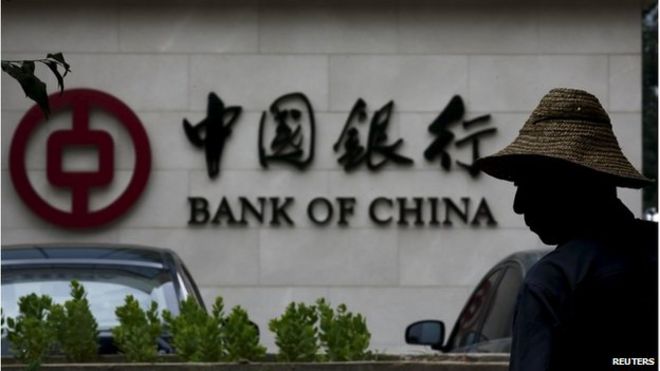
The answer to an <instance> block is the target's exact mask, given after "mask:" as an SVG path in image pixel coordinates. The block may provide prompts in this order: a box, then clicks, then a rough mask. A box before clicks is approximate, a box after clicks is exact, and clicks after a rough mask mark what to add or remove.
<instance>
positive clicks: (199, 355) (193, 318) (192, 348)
mask: <svg viewBox="0 0 660 371" xmlns="http://www.w3.org/2000/svg"><path fill="white" fill-rule="evenodd" d="M223 307H224V305H223V302H222V298H220V297H218V298H217V299H216V301H215V304H214V305H213V311H212V314H211V315H210V316H209V315H208V314H207V313H206V311H205V310H204V308H202V307H200V306H199V304H198V303H197V301H196V300H195V298H193V297H189V298H187V299H186V300H184V301H183V302H181V310H180V312H179V315H178V316H177V317H173V316H172V313H171V312H170V311H168V310H164V311H163V319H164V320H165V324H166V326H167V328H168V329H169V331H170V334H171V336H172V345H173V346H174V349H175V351H176V354H177V356H179V357H180V358H181V359H183V360H185V361H188V362H217V361H219V360H221V359H222V358H223V357H224V355H225V351H224V350H223V348H224V346H223V336H222V329H221V324H222V316H223V313H222V311H223Z"/></svg>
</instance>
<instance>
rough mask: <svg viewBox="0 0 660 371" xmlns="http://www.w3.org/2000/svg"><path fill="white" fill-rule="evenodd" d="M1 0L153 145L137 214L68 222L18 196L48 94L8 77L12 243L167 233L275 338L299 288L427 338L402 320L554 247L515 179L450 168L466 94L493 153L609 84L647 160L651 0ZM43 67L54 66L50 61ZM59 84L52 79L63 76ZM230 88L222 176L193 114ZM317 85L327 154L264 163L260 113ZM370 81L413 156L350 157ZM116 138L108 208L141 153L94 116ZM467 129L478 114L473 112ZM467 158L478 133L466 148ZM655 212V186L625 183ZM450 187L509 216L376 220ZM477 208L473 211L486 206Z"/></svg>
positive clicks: (8, 55) (38, 44)
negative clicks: (373, 207)
mask: <svg viewBox="0 0 660 371" xmlns="http://www.w3.org/2000/svg"><path fill="white" fill-rule="evenodd" d="M2 5H3V7H2V52H3V55H2V58H3V59H18V58H38V57H43V56H45V54H46V53H48V52H55V51H62V52H63V53H64V55H65V57H66V58H67V60H68V61H69V62H70V64H71V66H72V67H71V69H72V71H73V72H72V73H71V75H69V76H67V77H66V80H65V85H66V87H67V88H74V87H85V88H93V89H98V90H102V91H105V92H108V93H110V94H112V95H114V96H116V97H118V98H120V99H121V100H123V101H124V102H125V103H126V104H127V105H128V106H130V107H131V108H132V109H133V110H134V111H135V112H136V114H137V115H138V117H139V118H140V119H141V121H142V123H143V125H144V126H145V128H146V130H147V132H148V135H149V138H150V141H151V150H152V154H153V164H152V174H151V178H150V180H149V184H148V187H147V189H146V191H145V193H144V194H143V195H142V197H141V198H140V200H139V201H138V203H137V204H136V205H134V207H133V208H132V209H131V210H130V211H129V212H128V213H127V214H126V215H125V216H124V217H122V218H121V219H120V220H118V221H117V222H115V223H112V224H111V225H109V226H106V227H103V228H100V229H94V230H93V231H73V232H72V231H66V230H63V229H60V228H58V227H55V226H53V225H51V224H49V223H47V222H44V221H42V220H41V219H39V218H38V217H36V216H35V215H34V214H33V213H32V212H31V211H30V210H29V209H28V208H27V207H26V206H24V204H23V203H22V201H21V200H20V198H19V197H18V196H17V194H16V192H15V190H14V188H13V185H12V184H11V181H10V175H9V171H8V153H9V146H10V142H11V139H12V135H13V133H14V130H15V128H16V127H17V125H18V122H19V121H20V119H21V117H22V116H23V114H24V113H25V111H26V110H27V109H28V108H29V107H30V106H31V105H32V102H30V101H29V100H27V99H26V98H25V97H24V94H23V93H22V92H21V90H20V87H19V86H18V84H17V83H15V82H14V81H13V80H11V79H9V78H8V77H7V76H5V75H4V74H3V77H2V243H3V244H12V243H25V242H69V241H70V242H89V241H92V242H120V243H137V244H145V245H153V246H162V247H169V248H172V249H173V250H175V251H176V252H177V253H179V254H180V255H181V256H182V258H183V259H184V261H185V262H186V263H187V265H188V267H189V268H190V270H191V271H192V272H193V275H194V276H195V278H196V280H197V282H198V284H199V285H200V287H201V290H202V292H203V294H204V296H205V299H206V301H207V303H208V302H211V301H212V299H213V298H214V297H215V296H216V295H222V296H223V297H224V298H225V303H226V305H228V306H233V305H237V304H240V305H242V306H244V307H246V308H247V309H248V311H249V313H250V314H251V316H252V317H254V319H255V321H256V322H257V323H258V324H259V326H260V327H261V329H262V330H263V331H262V333H263V334H264V339H265V343H266V344H267V345H268V346H269V348H270V349H271V350H274V343H273V338H272V336H271V335H270V333H269V332H268V331H265V329H266V328H267V322H268V320H269V319H270V318H272V317H274V316H275V315H277V314H279V313H281V312H282V311H283V310H284V307H285V306H286V304H288V303H289V302H290V301H293V300H295V301H307V302H310V301H313V300H315V299H316V298H318V297H327V298H328V299H329V300H330V302H331V303H333V304H338V303H340V302H345V303H346V304H347V305H348V306H349V309H351V310H354V311H359V312H362V313H364V314H365V315H366V317H367V319H368V324H369V327H370V328H371V330H372V333H373V337H372V349H374V350H376V351H385V352H410V351H412V352H417V351H421V349H420V348H411V347H407V346H406V345H405V344H404V341H403V331H404V329H405V326H406V325H407V324H409V323H410V322H412V321H414V320H418V319H429V318H437V319H441V320H444V321H445V322H446V323H447V324H448V325H450V326H451V324H453V322H454V321H455V319H456V316H457V315H458V312H459V311H460V309H461V307H462V305H463V303H464V302H465V300H466V299H467V296H468V295H469V293H470V291H471V290H472V288H473V287H474V286H475V285H476V283H477V282H478V280H479V279H480V277H481V276H482V275H483V274H484V273H485V271H486V270H487V269H488V268H489V267H490V266H492V265H493V264H494V263H496V262H497V261H498V260H500V259H501V258H503V257H505V256H506V255H508V254H509V253H511V252H514V251H517V250H523V249H533V248H540V247H542V244H541V243H540V242H539V241H538V240H537V238H536V237H535V236H534V235H532V234H531V233H530V232H528V231H527V229H526V228H525V226H524V223H523V222H522V220H521V219H520V217H519V216H517V215H515V214H514V213H513V212H512V210H511V204H512V200H513V194H514V189H513V187H512V186H511V185H510V184H507V183H504V182H499V181H496V180H494V179H489V178H488V177H486V176H483V175H482V176H480V177H478V178H476V179H473V178H472V177H470V176H469V175H468V174H467V172H465V171H462V170H460V169H458V168H457V167H456V165H454V168H453V170H451V171H449V172H448V171H445V170H443V169H442V168H441V167H440V166H439V164H438V162H437V161H436V162H433V163H429V162H427V161H426V160H425V159H424V158H423V150H424V149H425V148H426V147H427V146H428V145H429V144H430V143H431V142H432V140H433V139H434V137H433V136H432V135H431V134H430V133H428V132H427V128H428V126H429V124H430V123H431V122H432V121H433V119H434V118H435V117H436V116H437V115H438V113H439V112H440V111H441V110H442V109H443V108H444V107H445V105H446V104H447V103H448V102H449V100H450V98H451V97H452V96H453V95H455V94H458V95H461V96H462V97H463V99H464V101H465V104H466V109H467V113H466V115H465V116H466V118H474V117H477V116H480V115H483V114H491V115H492V118H491V120H490V122H489V124H488V125H489V127H496V128H497V130H498V131H497V133H496V135H494V136H493V137H492V138H490V139H488V140H486V139H484V140H483V141H482V144H481V148H480V150H481V152H482V154H487V153H491V152H493V151H495V150H497V149H499V148H501V147H502V146H504V145H506V144H507V143H509V142H510V141H511V140H512V139H513V137H514V136H515V135H516V133H517V131H518V130H519V128H520V126H521V125H522V123H523V122H524V120H525V119H526V117H527V116H528V114H529V112H530V111H531V110H532V109H533V108H534V107H535V105H536V104H537V102H538V100H539V99H540V98H541V96H543V94H545V93H546V92H547V91H548V90H549V89H551V88H553V87H575V88H583V89H586V90H588V91H590V92H592V93H593V94H595V95H596V96H597V97H598V98H599V99H600V100H601V102H602V104H603V105H604V107H605V108H606V109H607V110H608V112H609V113H610V114H611V117H612V120H613V123H614V131H615V133H616V135H617V136H618V138H619V141H620V143H621V146H622V148H623V150H624V152H625V153H626V154H627V156H628V157H629V159H630V160H631V162H632V163H633V164H634V165H635V166H636V167H637V168H641V113H640V111H641V56H640V53H641V4H640V3H639V2H636V1H625V2H624V1H605V2H604V1H579V2H575V1H549V0H548V1H545V0H539V1H505V0H502V1H496V2H492V1H477V0H470V1H449V0H447V1H404V0H400V1H389V0H382V1H359V2H351V1H339V0H337V1H311V2H310V1H268V0H261V1H258V2H257V1H165V2H163V1H160V2H149V1H78V2H71V1H58V2H38V1H12V2H4V3H3V4H2ZM38 72H39V73H40V75H43V76H47V75H48V74H49V71H48V70H47V69H45V68H44V69H42V70H40V71H38ZM46 80H47V83H48V85H49V88H50V90H53V91H54V90H55V86H56V82H55V81H54V79H50V78H49V79H46ZM211 91H212V92H215V93H216V94H217V95H218V96H219V97H220V98H221V99H222V100H223V101H224V102H225V104H227V105H240V106H242V107H243V109H244V112H243V114H242V116H241V118H240V122H238V123H237V124H236V126H235V130H234V133H233V134H232V138H231V139H230V140H229V141H228V142H227V145H226V147H225V150H224V157H223V162H222V170H221V175H220V177H219V178H218V179H216V180H211V179H209V177H208V176H207V173H206V167H205V162H204V157H203V156H204V155H203V152H202V151H200V150H198V149H196V148H194V147H193V146H192V145H191V144H190V143H189V142H188V140H187V139H186V137H185V135H184V133H183V129H182V120H183V119H184V118H187V119H188V120H189V121H190V122H192V123H196V122H198V121H200V120H202V119H203V118H204V117H205V115H206V108H207V107H206V106H207V95H208V94H209V92H211ZM295 91H300V92H303V93H304V94H305V95H306V96H307V97H309V99H310V101H311V103H312V105H313V108H314V112H315V115H316V120H317V125H316V126H317V130H318V140H317V144H316V158H315V160H314V162H313V163H312V164H311V166H310V167H309V169H307V170H306V171H304V172H299V171H296V170H295V169H292V168H289V167H285V166H281V167H278V166H274V167H272V168H269V169H268V170H264V169H262V168H261V166H260V165H259V161H258V156H257V150H256V148H257V145H256V140H257V136H258V134H257V132H258V124H259V119H260V116H261V113H262V111H264V110H266V109H267V108H268V106H269V105H270V104H271V103H272V102H273V101H274V100H275V99H276V98H277V97H279V96H281V95H283V94H286V93H290V92H295ZM358 98H363V99H364V100H365V101H366V103H367V105H368V107H369V111H370V112H373V111H374V110H376V109H378V108H380V107H382V106H383V105H385V104H386V103H387V102H388V101H390V100H394V102H395V106H394V117H393V119H392V124H391V127H390V130H389V132H388V135H389V141H390V142H393V141H395V140H396V139H398V138H402V139H404V144H403V145H402V147H401V149H400V153H401V154H403V155H406V156H408V157H411V158H412V159H414V161H415V164H414V166H412V167H409V168H404V167H397V166H393V165H388V166H386V167H385V169H384V170H383V171H381V172H377V173H376V172H369V171H367V170H366V169H364V168H362V169H360V170H358V171H355V172H354V173H351V174H347V173H345V172H344V171H343V170H342V168H341V167H340V166H339V164H338V163H337V157H338V156H337V154H336V153H334V152H333V151H332V145H333V143H334V142H335V141H336V140H337V138H338V136H339V133H340V132H341V130H342V126H343V124H344V122H345V120H346V118H347V116H348V114H349V112H350V110H351V108H352V106H353V104H354V103H355V101H356V100H357V99H358ZM68 120H70V117H68V116H66V115H57V116H55V117H54V118H53V119H52V121H51V122H50V124H49V125H48V128H44V129H43V130H41V131H40V132H39V133H38V136H37V138H35V139H34V140H33V143H31V145H30V146H31V147H30V151H29V156H28V159H27V161H28V168H29V170H30V174H31V180H32V182H33V184H34V187H35V188H36V189H38V190H39V192H41V193H42V194H43V195H44V197H47V198H48V199H49V200H52V202H53V203H56V204H58V205H60V207H62V208H65V207H66V205H68V204H69V202H70V201H69V196H68V194H67V193H66V192H63V191H62V190H57V189H53V188H52V187H51V186H50V185H48V184H47V182H46V179H45V175H44V174H45V172H44V169H45V145H44V143H45V138H47V137H48V134H49V133H50V132H52V130H54V128H66V127H68V125H70V124H69V123H68ZM93 122H94V124H93V125H96V126H95V127H99V128H101V127H103V128H108V129H107V130H109V131H111V132H112V133H113V137H114V139H115V146H116V153H117V158H116V167H117V170H118V171H117V173H116V175H115V176H116V180H115V182H114V183H113V184H112V186H111V187H110V188H109V189H107V190H101V191H99V192H98V193H97V194H96V195H95V197H96V198H95V201H93V202H96V204H97V205H103V204H105V203H107V202H109V201H110V200H112V199H113V197H115V196H116V195H117V194H118V193H119V192H121V191H122V190H123V188H124V187H125V184H126V182H127V180H128V177H129V176H130V173H131V169H132V164H133V161H134V155H133V154H132V149H131V147H130V141H129V140H128V139H127V137H126V133H123V132H122V130H121V129H120V128H117V125H116V124H115V123H113V120H112V119H111V118H109V117H106V116H104V115H103V114H100V113H97V114H95V116H94V117H93ZM455 131H456V135H457V138H459V137H463V136H465V135H467V134H468V131H466V130H464V129H462V128H460V126H457V127H456V128H455ZM451 151H452V156H453V158H452V159H453V160H456V159H460V160H462V161H465V162H467V161H469V160H470V151H469V149H466V148H464V149H461V150H458V149H452V150H451ZM621 195H622V197H623V198H624V200H625V202H626V203H627V204H628V205H629V206H630V207H631V209H632V210H633V211H634V212H635V213H636V214H637V215H640V214H641V194H640V193H638V192H635V191H622V192H621ZM189 196H203V197H206V198H208V199H209V201H211V203H212V204H213V205H215V207H217V204H218V203H219V201H220V199H221V197H222V196H226V197H228V199H229V200H230V202H235V200H236V197H238V196H246V197H251V198H256V197H258V196H265V197H269V196H272V197H274V196H279V197H285V196H290V197H295V198H296V201H295V205H294V206H295V207H294V209H292V212H291V213H292V217H293V219H295V221H296V225H295V227H290V226H280V227H273V226H269V225H267V224H264V225H258V224H254V223H253V224H252V225H250V226H247V227H228V226H213V225H209V226H203V227H190V226H188V219H189V216H190V215H189V204H188V201H187V197H189ZM378 196H384V197H389V198H393V199H394V198H397V197H408V198H410V197H415V196H417V197H449V198H451V199H453V200H455V202H457V203H458V202H459V201H460V198H461V197H470V198H472V206H471V207H473V208H474V207H476V206H477V204H476V203H477V202H478V200H480V199H481V198H485V199H486V200H487V201H488V203H489V206H490V209H491V211H492V213H493V214H494V216H495V217H496V219H497V221H498V225H497V226H496V227H485V226H481V227H473V226H470V225H466V224H465V223H463V224H461V223H455V225H454V226H452V227H447V226H443V225H440V226H430V225H425V226H422V227H415V226H398V225H396V224H393V225H390V226H388V227H379V226H377V225H374V223H372V222H371V221H370V220H369V217H368V213H367V206H368V203H369V202H370V201H371V200H372V199H373V198H375V197H378ZM315 197H326V198H328V199H331V200H332V199H334V198H335V197H355V198H356V200H357V203H358V205H357V207H356V212H355V216H354V217H353V218H352V219H351V224H350V226H348V227H342V226H338V225H337V224H336V221H333V222H332V223H331V224H329V225H328V226H324V227H320V226H317V225H315V224H313V223H311V222H310V221H309V220H308V219H307V218H306V209H305V207H306V205H307V203H308V202H309V201H310V200H312V199H313V198H315ZM473 210H474V209H473Z"/></svg>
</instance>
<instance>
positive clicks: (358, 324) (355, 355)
mask: <svg viewBox="0 0 660 371" xmlns="http://www.w3.org/2000/svg"><path fill="white" fill-rule="evenodd" d="M316 307H317V308H318V314H319V339H320V341H321V345H322V347H323V349H324V350H325V355H326V357H327V359H328V360H329V361H356V360H362V359H365V358H366V357H367V356H368V354H367V348H369V340H370V339H371V334H370V333H369V330H368V329H367V321H366V319H365V318H364V317H363V316H362V315H361V314H359V313H358V314H357V315H354V314H353V313H351V312H348V311H347V309H346V305H344V304H340V305H339V306H337V310H336V312H335V311H334V310H333V309H332V308H331V307H330V306H329V305H328V304H327V303H326V302H325V300H324V299H318V300H317V301H316Z"/></svg>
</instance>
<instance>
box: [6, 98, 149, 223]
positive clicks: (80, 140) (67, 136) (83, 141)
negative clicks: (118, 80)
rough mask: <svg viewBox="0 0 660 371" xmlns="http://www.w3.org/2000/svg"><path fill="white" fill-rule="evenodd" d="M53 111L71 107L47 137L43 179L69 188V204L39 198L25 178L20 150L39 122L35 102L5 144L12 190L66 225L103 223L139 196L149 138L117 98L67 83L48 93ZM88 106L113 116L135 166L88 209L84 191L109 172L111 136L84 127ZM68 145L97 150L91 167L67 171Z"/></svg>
mask: <svg viewBox="0 0 660 371" xmlns="http://www.w3.org/2000/svg"><path fill="white" fill-rule="evenodd" d="M49 103H50V106H51V111H52V113H53V114H55V113H57V112H62V111H67V110H69V111H71V112H72V117H73V120H72V121H73V122H72V125H71V128H70V129H67V130H58V131H55V132H53V133H52V134H50V136H49V137H48V139H47V151H46V153H47V158H46V177H47V179H48V182H49V183H50V184H51V185H53V186H55V187H60V188H68V189H70V190H71V210H70V211H63V210H60V209H58V208H55V207H54V206H53V205H51V204H50V203H48V201H47V200H44V199H43V198H42V197H41V196H40V195H39V194H38V193H37V192H36V191H35V189H34V187H33V185H32V183H30V180H29V178H28V172H27V168H26V150H27V145H28V141H29V140H30V138H31V137H32V135H33V134H34V131H35V129H36V128H37V127H38V126H39V125H42V124H43V123H44V122H45V120H46V119H45V117H44V115H43V113H42V112H41V110H40V109H39V107H38V106H37V105H35V106H33V107H32V108H31V109H30V110H29V111H28V112H27V113H26V114H25V116H23V118H22V119H21V122H20V123H19V124H18V128H17V129H16V132H15V133H14V138H13V139H12V143H11V148H10V150H9V171H10V174H11V179H12V182H13V184H14V188H15V189H16V192H17V193H18V194H19V196H20V197H21V199H23V202H25V204H27V205H28V206H29V207H30V209H32V211H34V212H35V213H36V214H37V215H39V216H40V217H42V218H43V219H45V220H47V221H49V222H51V223H53V224H56V225H59V226H62V227H67V228H90V227H97V226H100V225H103V224H106V223H108V222H110V221H112V220H115V219H116V218H117V217H119V216H120V215H122V214H123V213H125V212H126V211H127V210H128V209H129V208H130V207H131V206H132V205H133V204H134V203H135V201H136V200H137V199H138V198H139V197H140V195H141V194H142V191H143V190H144V187H145V186H146V185H147V180H148V179H149V172H150V169H151V148H150V146H149V138H148V137H147V133H146V131H145V130H144V127H142V123H140V120H139V119H138V118H137V116H136V115H135V113H133V111H132V110H131V109H130V108H129V107H128V106H126V105H125V104H124V103H123V102H122V101H120V100H119V99H117V98H115V97H113V96H111V95H109V94H106V93H103V92H100V91H97V90H90V89H72V90H67V91H65V92H64V93H62V94H59V93H56V94H53V95H51V96H50V97H49ZM92 109H100V110H102V111H104V113H106V114H109V115H111V116H113V117H114V118H116V119H117V121H118V122H119V123H120V124H121V125H122V126H123V127H124V128H125V129H126V130H127V131H128V134H129V135H130V137H131V140H132V144H133V148H134V150H135V167H134V169H133V174H132V176H131V179H130V181H129V183H128V186H127V187H126V189H125V190H124V191H123V193H121V195H120V196H119V197H118V198H117V199H115V200H114V201H113V202H111V203H110V204H109V205H107V206H105V207H104V208H102V209H99V210H90V208H89V196H90V191H91V189H92V188H94V187H103V186H106V185H109V184H110V183H111V182H112V180H113V178H114V170H115V169H114V142H113V140H112V136H111V135H110V134H109V133H108V132H106V131H102V130H93V129H91V128H90V125H89V121H90V113H91V111H92ZM71 147H86V148H92V149H94V150H95V152H96V153H98V167H97V169H96V170H95V171H68V170H66V169H65V168H64V164H63V160H64V152H65V150H66V149H68V148H71Z"/></svg>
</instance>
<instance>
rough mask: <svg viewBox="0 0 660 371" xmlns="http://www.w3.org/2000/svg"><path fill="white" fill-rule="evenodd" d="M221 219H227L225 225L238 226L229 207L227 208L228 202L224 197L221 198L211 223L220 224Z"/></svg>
mask: <svg viewBox="0 0 660 371" xmlns="http://www.w3.org/2000/svg"><path fill="white" fill-rule="evenodd" d="M223 218H226V219H227V225H234V224H238V221H237V220H236V218H235V217H234V213H233V212H232V211H231V206H229V202H228V201H227V198H226V197H223V198H222V200H221V201H220V206H218V211H216V213H215V216H214V217H213V220H212V221H211V222H212V223H213V224H222V219H223Z"/></svg>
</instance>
